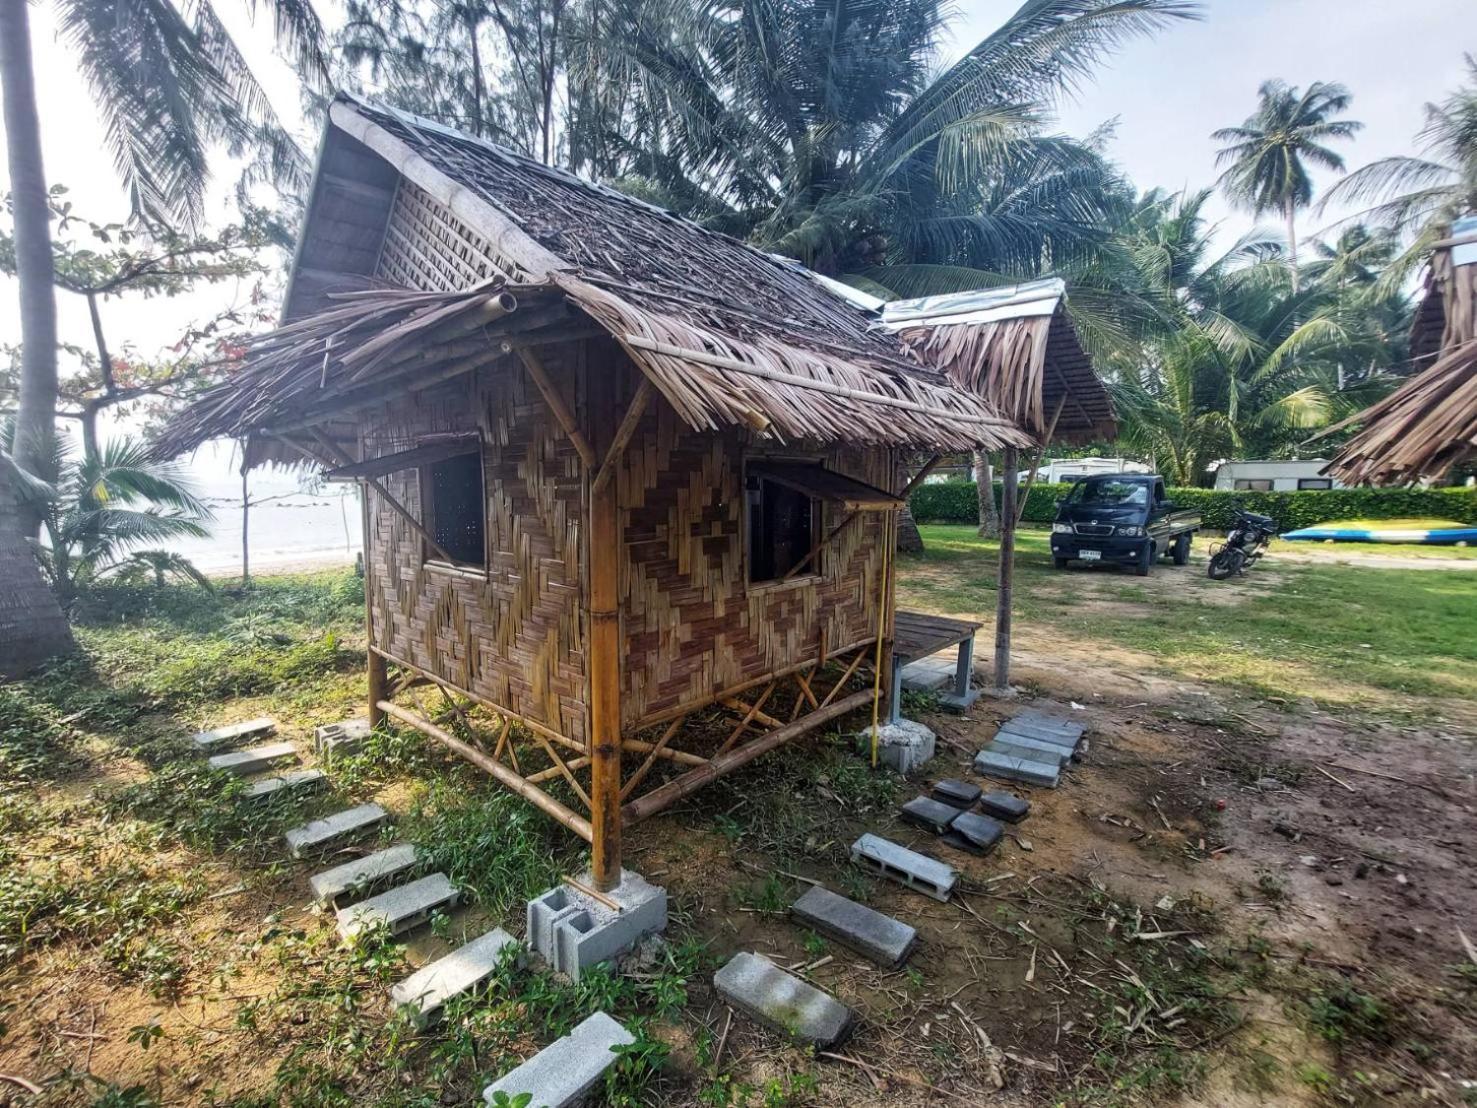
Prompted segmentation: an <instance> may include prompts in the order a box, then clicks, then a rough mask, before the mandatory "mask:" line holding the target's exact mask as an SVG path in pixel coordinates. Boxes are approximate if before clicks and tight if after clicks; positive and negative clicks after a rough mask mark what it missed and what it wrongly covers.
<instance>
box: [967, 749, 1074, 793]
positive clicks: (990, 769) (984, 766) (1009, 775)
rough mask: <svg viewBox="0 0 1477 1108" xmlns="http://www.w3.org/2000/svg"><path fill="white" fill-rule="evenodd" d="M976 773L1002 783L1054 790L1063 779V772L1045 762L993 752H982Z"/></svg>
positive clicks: (977, 759)
mask: <svg viewBox="0 0 1477 1108" xmlns="http://www.w3.org/2000/svg"><path fill="white" fill-rule="evenodd" d="M974 771H975V773H977V774H979V775H980V776H981V777H994V778H995V779H997V780H1000V781H1019V782H1021V783H1023V784H1026V785H1041V786H1044V787H1045V788H1048V789H1054V788H1056V786H1057V782H1058V781H1059V780H1060V778H1061V771H1060V770H1058V769H1057V768H1056V767H1054V766H1049V765H1047V764H1046V763H1045V762H1036V761H1032V760H1031V759H1029V758H1014V757H1011V756H1010V755H1008V754H997V753H996V752H995V751H993V750H981V751H980V752H979V753H978V754H976V755H975V758H974Z"/></svg>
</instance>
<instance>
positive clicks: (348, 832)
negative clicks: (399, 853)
mask: <svg viewBox="0 0 1477 1108" xmlns="http://www.w3.org/2000/svg"><path fill="white" fill-rule="evenodd" d="M389 818H390V813H389V812H387V811H385V810H384V809H383V808H381V807H380V806H379V805H378V804H361V805H359V807H357V808H347V809H345V810H344V811H342V812H335V813H334V814H333V815H331V816H325V817H323V818H322V819H315V820H313V822H312V823H305V824H303V825H302V826H301V827H294V828H293V829H292V830H290V831H288V832H287V834H286V835H285V836H284V838H286V839H287V849H288V850H289V851H291V852H292V856H293V857H294V858H301V857H302V856H303V855H304V854H307V853H309V852H311V851H315V850H322V849H323V848H324V847H328V846H332V845H333V844H334V843H337V842H341V841H342V840H344V839H348V838H352V837H353V836H355V835H358V834H360V833H362V832H364V831H368V830H370V829H371V828H375V827H378V826H379V825H380V824H382V823H384V822H385V820H387V819H389Z"/></svg>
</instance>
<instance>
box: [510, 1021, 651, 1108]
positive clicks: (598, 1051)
mask: <svg viewBox="0 0 1477 1108" xmlns="http://www.w3.org/2000/svg"><path fill="white" fill-rule="evenodd" d="M635 1041H636V1036H634V1035H632V1034H631V1033H630V1032H629V1031H627V1030H626V1029H625V1028H624V1027H622V1026H621V1025H620V1024H619V1023H617V1022H616V1021H615V1020H613V1019H611V1018H610V1017H609V1016H607V1015H606V1014H605V1013H604V1012H596V1013H595V1014H594V1015H593V1016H591V1017H590V1018H589V1019H587V1020H585V1022H584V1023H582V1024H580V1025H579V1026H578V1027H576V1028H575V1029H574V1030H573V1031H571V1032H570V1033H569V1034H568V1035H565V1036H564V1038H562V1039H558V1040H556V1041H555V1042H553V1043H550V1044H549V1045H548V1046H546V1047H544V1049H543V1050H541V1051H539V1052H538V1053H537V1054H535V1055H534V1056H533V1057H532V1058H530V1059H529V1060H528V1061H526V1062H524V1063H523V1064H522V1065H521V1066H519V1067H518V1068H517V1069H515V1070H514V1071H513V1072H512V1073H509V1074H507V1075H505V1076H503V1077H499V1078H498V1079H497V1080H496V1081H494V1082H493V1083H492V1084H491V1085H489V1086H487V1088H486V1089H484V1090H483V1091H482V1098H483V1099H484V1100H485V1101H486V1102H487V1103H488V1104H491V1103H492V1100H493V1097H494V1096H495V1095H496V1094H497V1093H506V1094H507V1096H508V1098H509V1099H510V1100H512V1099H516V1098H517V1097H519V1096H521V1095H523V1094H524V1093H530V1094H532V1099H530V1100H529V1102H528V1105H529V1108H572V1106H573V1105H576V1104H581V1103H583V1102H584V1100H585V1098H586V1097H587V1096H589V1094H590V1092H591V1090H593V1089H594V1088H595V1086H596V1085H597V1084H598V1083H599V1082H600V1081H601V1080H602V1079H603V1078H604V1077H605V1071H606V1070H608V1069H609V1068H610V1067H611V1066H612V1065H614V1064H615V1060H616V1055H615V1053H614V1049H615V1048H616V1047H618V1046H626V1045H627V1044H629V1043H634V1042H635Z"/></svg>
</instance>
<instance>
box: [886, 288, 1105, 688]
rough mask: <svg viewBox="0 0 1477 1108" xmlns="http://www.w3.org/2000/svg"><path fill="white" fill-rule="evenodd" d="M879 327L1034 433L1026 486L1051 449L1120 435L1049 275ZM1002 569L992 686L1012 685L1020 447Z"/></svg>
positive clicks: (1006, 479) (1006, 477)
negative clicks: (1034, 448)
mask: <svg viewBox="0 0 1477 1108" xmlns="http://www.w3.org/2000/svg"><path fill="white" fill-rule="evenodd" d="M880 312H881V317H882V322H883V325H884V326H885V327H886V328H887V329H888V330H889V331H892V332H894V333H895V334H896V335H897V336H898V338H899V339H900V340H901V341H902V343H903V346H904V348H905V349H906V350H907V351H908V353H909V354H910V355H912V356H913V357H914V358H915V359H917V360H918V361H919V362H920V363H922V364H926V365H936V366H938V367H939V368H940V369H942V370H943V371H944V372H945V373H946V374H947V375H948V377H949V379H950V380H951V381H953V382H954V384H956V385H957V386H959V387H960V388H961V389H965V390H967V391H968V392H970V393H972V394H973V395H975V396H978V397H980V398H981V399H983V400H984V401H985V402H986V403H988V404H990V405H992V406H993V407H995V408H996V409H998V410H999V411H1001V412H1003V413H1004V414H1005V415H1007V416H1009V417H1010V418H1011V419H1012V420H1014V421H1015V422H1016V423H1017V424H1018V425H1020V426H1021V427H1022V428H1024V429H1025V430H1027V431H1029V432H1030V434H1031V436H1032V438H1033V439H1034V440H1035V441H1036V443H1037V446H1038V450H1037V453H1036V456H1035V460H1034V461H1033V462H1032V465H1031V470H1030V473H1029V475H1028V476H1027V479H1026V489H1025V492H1026V495H1029V494H1030V491H1031V486H1032V485H1033V484H1034V483H1035V481H1036V471H1037V468H1038V466H1039V465H1040V462H1041V458H1042V456H1043V455H1044V453H1045V451H1046V450H1047V448H1048V447H1050V445H1051V444H1052V443H1053V442H1058V441H1059V442H1067V443H1075V444H1082V443H1089V442H1105V441H1108V440H1110V439H1114V438H1116V437H1117V436H1118V420H1117V417H1116V416H1115V415H1114V413H1113V402H1112V399H1111V398H1110V397H1109V395H1108V390H1107V388H1106V387H1105V386H1104V385H1103V382H1102V381H1101V380H1100V379H1099V377H1098V375H1097V373H1096V371H1095V370H1094V369H1093V367H1092V361H1091V359H1089V358H1088V356H1087V353H1086V351H1084V350H1083V349H1082V342H1081V340H1080V339H1079V338H1078V335H1077V329H1076V327H1075V326H1074V325H1073V323H1072V318H1071V316H1070V315H1069V314H1068V313H1067V287H1066V285H1065V283H1064V282H1062V281H1061V280H1060V279H1059V278H1055V277H1048V278H1045V279H1043V280H1039V281H1028V282H1026V283H1024V284H1019V285H1007V286H1005V287H1002V288H994V289H973V290H971V291H969V292H957V293H945V294H942V295H938V296H924V297H920V298H918V299H915V300H892V301H889V302H887V303H886V304H883V305H882V306H881V308H880ZM1001 471H1002V472H1001V475H1000V476H1001V498H1000V499H1001V505H1000V517H1001V520H1000V523H1001V534H1000V561H999V580H998V589H997V591H996V609H995V687H996V688H997V689H1001V690H1004V689H1007V688H1008V687H1009V685H1010V636H1011V581H1012V578H1013V565H1014V559H1015V529H1016V525H1017V524H1018V523H1019V522H1020V511H1019V509H1018V507H1017V504H1018V500H1019V503H1021V504H1024V498H1023V497H1022V498H1018V497H1017V495H1016V493H1017V489H1016V478H1017V473H1018V471H1019V462H1018V459H1017V454H1016V447H1015V446H1014V445H1007V446H1006V447H1005V448H1004V460H1003V463H1002V465H1001Z"/></svg>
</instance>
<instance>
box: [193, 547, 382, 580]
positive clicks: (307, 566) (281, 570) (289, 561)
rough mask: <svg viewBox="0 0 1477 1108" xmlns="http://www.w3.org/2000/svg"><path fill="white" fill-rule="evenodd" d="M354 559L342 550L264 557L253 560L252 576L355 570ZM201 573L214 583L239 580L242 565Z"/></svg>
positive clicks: (352, 555) (212, 569) (221, 567)
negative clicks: (326, 570)
mask: <svg viewBox="0 0 1477 1108" xmlns="http://www.w3.org/2000/svg"><path fill="white" fill-rule="evenodd" d="M356 553H357V552H356ZM354 559H355V554H345V553H344V552H343V551H342V550H338V551H324V552H323V553H321V554H292V555H285V556H280V557H277V558H271V557H263V558H262V559H261V560H260V561H258V560H257V559H255V558H253V559H252V560H251V575H252V576H253V577H285V576H287V575H289V574H293V573H316V572H318V571H319V570H325V569H353V568H354ZM200 572H201V573H203V574H205V576H207V577H209V578H210V579H211V580H212V581H230V580H233V579H236V580H239V579H240V577H241V563H240V562H237V563H236V564H235V565H234V566H229V565H226V566H210V567H208V568H202V569H201V571H200Z"/></svg>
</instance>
